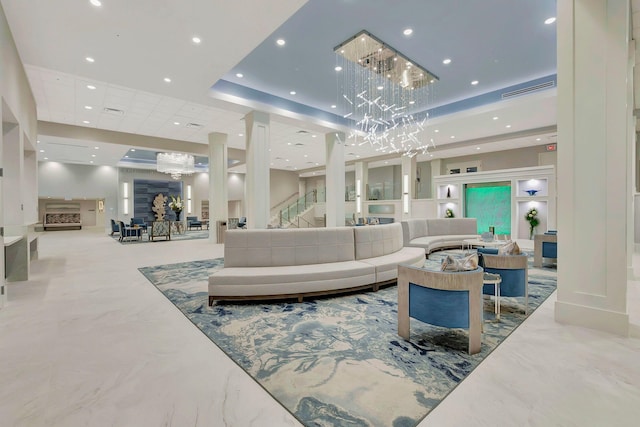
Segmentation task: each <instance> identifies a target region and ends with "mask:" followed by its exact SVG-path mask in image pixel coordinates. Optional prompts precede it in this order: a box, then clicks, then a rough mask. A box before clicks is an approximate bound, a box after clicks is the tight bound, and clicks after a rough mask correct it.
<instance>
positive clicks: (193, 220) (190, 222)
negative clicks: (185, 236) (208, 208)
mask: <svg viewBox="0 0 640 427" xmlns="http://www.w3.org/2000/svg"><path fill="white" fill-rule="evenodd" d="M192 227H193V228H198V229H200V230H202V221H198V217H197V216H188V217H187V228H188V229H189V230H191V228H192Z"/></svg>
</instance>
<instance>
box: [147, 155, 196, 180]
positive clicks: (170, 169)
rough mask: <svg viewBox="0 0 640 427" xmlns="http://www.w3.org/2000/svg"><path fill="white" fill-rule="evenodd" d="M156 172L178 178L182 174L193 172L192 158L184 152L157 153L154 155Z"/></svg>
mask: <svg viewBox="0 0 640 427" xmlns="http://www.w3.org/2000/svg"><path fill="white" fill-rule="evenodd" d="M156 169H157V171H158V172H162V173H168V174H170V175H171V178H173V179H180V177H181V176H182V175H191V174H192V173H193V172H195V166H194V158H193V156H192V155H191V154H184V153H158V154H157V156H156Z"/></svg>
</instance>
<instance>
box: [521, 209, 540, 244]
mask: <svg viewBox="0 0 640 427" xmlns="http://www.w3.org/2000/svg"><path fill="white" fill-rule="evenodd" d="M524 219H526V220H527V222H528V223H529V239H533V233H534V231H535V229H536V227H537V226H538V224H540V220H539V219H538V210H537V209H536V208H531V209H529V211H528V212H527V214H526V215H525V216H524Z"/></svg>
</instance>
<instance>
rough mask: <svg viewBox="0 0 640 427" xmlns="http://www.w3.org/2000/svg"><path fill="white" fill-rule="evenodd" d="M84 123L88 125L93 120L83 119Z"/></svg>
mask: <svg viewBox="0 0 640 427" xmlns="http://www.w3.org/2000/svg"><path fill="white" fill-rule="evenodd" d="M82 123H84V124H85V125H88V124H89V123H91V122H90V121H89V120H83V121H82Z"/></svg>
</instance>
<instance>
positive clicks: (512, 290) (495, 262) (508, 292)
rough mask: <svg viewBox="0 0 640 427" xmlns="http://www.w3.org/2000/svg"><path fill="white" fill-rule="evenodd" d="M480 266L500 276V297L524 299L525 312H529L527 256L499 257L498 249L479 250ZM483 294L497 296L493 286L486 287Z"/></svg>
mask: <svg viewBox="0 0 640 427" xmlns="http://www.w3.org/2000/svg"><path fill="white" fill-rule="evenodd" d="M478 255H479V256H480V261H479V263H480V266H481V267H482V268H484V271H485V272H487V273H493V274H499V275H500V277H501V278H502V282H501V283H500V297H524V312H525V314H527V313H528V311H529V266H528V259H527V255H525V254H520V255H498V249H495V248H478ZM482 293H483V294H485V295H495V288H494V286H493V285H484V286H483V288H482Z"/></svg>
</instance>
